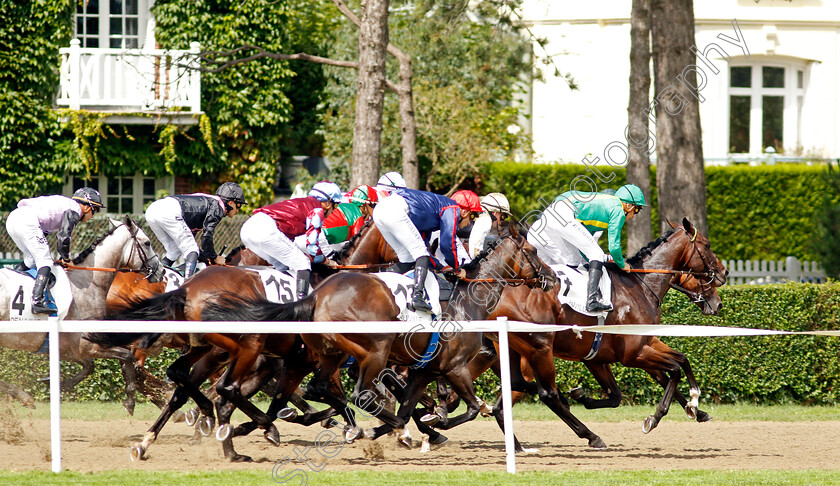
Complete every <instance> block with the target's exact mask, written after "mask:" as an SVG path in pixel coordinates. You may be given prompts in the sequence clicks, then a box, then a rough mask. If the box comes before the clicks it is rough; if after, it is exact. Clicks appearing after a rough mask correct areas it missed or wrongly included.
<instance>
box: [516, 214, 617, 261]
mask: <svg viewBox="0 0 840 486" xmlns="http://www.w3.org/2000/svg"><path fill="white" fill-rule="evenodd" d="M528 242H529V243H531V244H532V245H534V246H535V247H536V248H537V255H539V257H540V258H541V259H542V260H543V261H544V262H545V263H547V264H548V265H570V266H573V267H576V266H578V265H582V264H584V263H587V262H590V261H593V260H598V261H601V262H603V261H607V260H608V259H609V258H608V257H607V255H605V254H604V250H603V249H601V247H600V246H598V241H597V240H596V239H595V237H594V236H592V235H591V234H590V233H589V231H587V229H586V228H584V227H583V225H582V224H580V222H579V221H578V220H577V219H575V211H574V208H573V207H570V205H569V204H566V203H564V202H563V201H559V202H556V203H554V204H552V205H550V206H549V207H548V208H547V209H546V210H545V211H544V212H543V214H542V215H541V216H540V219H538V220H537V222H536V223H534V225H533V226H531V229H530V230H529V231H528ZM581 253H583V255H581ZM584 257H585V258H584Z"/></svg>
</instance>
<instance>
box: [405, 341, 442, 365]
mask: <svg viewBox="0 0 840 486" xmlns="http://www.w3.org/2000/svg"><path fill="white" fill-rule="evenodd" d="M438 341H440V333H437V332H433V333H432V336H431V337H430V338H429V345H428V346H426V352H425V353H423V356H421V357H420V360H419V361H417V364H415V365H414V366H412V367H411V369H413V370H419V369H423V368H425V367H426V365H427V364H428V363H429V361H431V360H432V358H434V357H435V352H436V351H437V347H438Z"/></svg>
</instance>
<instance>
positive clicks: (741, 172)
mask: <svg viewBox="0 0 840 486" xmlns="http://www.w3.org/2000/svg"><path fill="white" fill-rule="evenodd" d="M599 170H600V171H601V173H603V174H604V177H605V178H609V177H610V176H611V175H612V176H614V178H613V179H612V180H611V181H610V182H609V183H607V184H603V185H601V186H599V187H598V189H599V190H601V189H605V188H612V189H616V188H618V187H620V186H621V185H622V184H624V183H625V181H626V171H625V170H624V169H615V168H612V167H603V168H602V167H599ZM826 172H827V171H826V167H825V166H824V165H813V166H809V165H802V164H779V165H773V166H757V167H750V166H723V167H707V168H706V197H707V212H708V221H709V235H708V236H709V240H710V241H711V242H712V248H713V249H714V250H715V252H716V253H717V255H718V256H719V257H720V258H721V259H726V260H729V259H736V260H746V259H750V260H752V259H760V260H763V259H768V260H780V259H783V258H784V257H786V256H789V255H792V256H795V257H797V258H799V259H802V260H818V259H819V257H818V254H817V252H816V249H815V248H814V246H813V240H814V239H815V238H816V235H817V223H816V220H815V217H816V216H817V213H818V212H819V211H821V210H822V209H823V207H824V206H823V202H824V198H825V197H829V198H830V199H832V200H834V201H838V200H840V195H838V194H836V193H834V191H830V190H829V185H828V183H827V180H826V177H825V176H826ZM579 175H587V176H590V177H592V179H593V180H595V181H597V178H595V177H594V176H593V174H591V173H588V172H586V171H585V166H583V165H580V164H522V163H494V164H487V165H485V166H484V169H483V177H482V183H483V187H482V190H483V192H484V193H487V192H502V193H504V194H505V195H507V197H508V200H509V201H510V204H511V207H512V208H513V210H514V212H515V213H516V214H517V215H518V216H520V217H522V216H526V215H528V213H529V212H531V211H539V210H542V209H543V208H544V207H545V205H546V204H548V203H550V202H551V201H552V200H553V199H554V197H555V196H556V195H557V194H559V193H561V192H564V191H566V190H568V189H569V185H570V183H571V181H572V180H573V179H574V178H575V177H576V176H579ZM651 184H652V186H653V188H652V189H653V191H652V192H653V193H654V194H653V197H652V201H650V202H649V204H650V205H651V209H652V212H651V213H650V214H651V216H652V217H653V220H654V221H657V219H658V212H657V209H656V208H657V203H658V201H657V199H656V194H655V193H656V169H655V167H652V168H651ZM581 188H583V187H579V189H581ZM526 219H528V220H529V221H533V214H532V215H530V216H526ZM657 228H658V227H657V225H656V224H654V231H657Z"/></svg>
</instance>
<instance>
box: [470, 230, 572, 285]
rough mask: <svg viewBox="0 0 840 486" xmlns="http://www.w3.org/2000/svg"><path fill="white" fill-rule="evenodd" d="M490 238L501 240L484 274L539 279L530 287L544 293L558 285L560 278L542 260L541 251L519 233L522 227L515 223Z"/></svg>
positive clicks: (489, 252)
mask: <svg viewBox="0 0 840 486" xmlns="http://www.w3.org/2000/svg"><path fill="white" fill-rule="evenodd" d="M490 236H491V237H492V236H497V237H498V238H497V239H495V240H494V241H493V242H492V243H491V246H490V247H489V250H487V256H486V257H485V258H484V259H485V260H486V261H487V263H488V265H487V268H486V269H482V270H483V272H482V273H487V272H489V273H492V274H495V278H519V279H535V280H534V282H535V284H536V285H534V284H529V287H535V286H538V287H540V288H542V289H543V290H547V289H549V288H551V287H554V286H555V285H556V284H557V276H556V275H555V274H554V271H553V270H551V268H550V267H549V266H548V265H546V264H545V263H544V262H543V261H542V260H541V259H540V257H539V256H537V249H536V248H535V247H534V245H532V244H531V243H529V242H528V240H527V239H526V238H525V237H524V236H523V232H521V231H520V230H519V225H518V223H515V222H511V223H510V224H506V225H504V226H502V227H501V228H494V229H493V230H492V231H491V232H490Z"/></svg>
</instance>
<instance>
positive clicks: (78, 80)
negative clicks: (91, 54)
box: [67, 39, 82, 110]
mask: <svg viewBox="0 0 840 486" xmlns="http://www.w3.org/2000/svg"><path fill="white" fill-rule="evenodd" d="M67 68H68V70H69V74H70V90H69V91H70V92H69V93H68V98H70V109H71V110H78V109H79V108H81V106H82V104H81V101H80V99H81V96H82V94H81V93H80V91H81V85H82V52H81V41H79V39H73V40H71V41H70V54H68V56H67Z"/></svg>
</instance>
